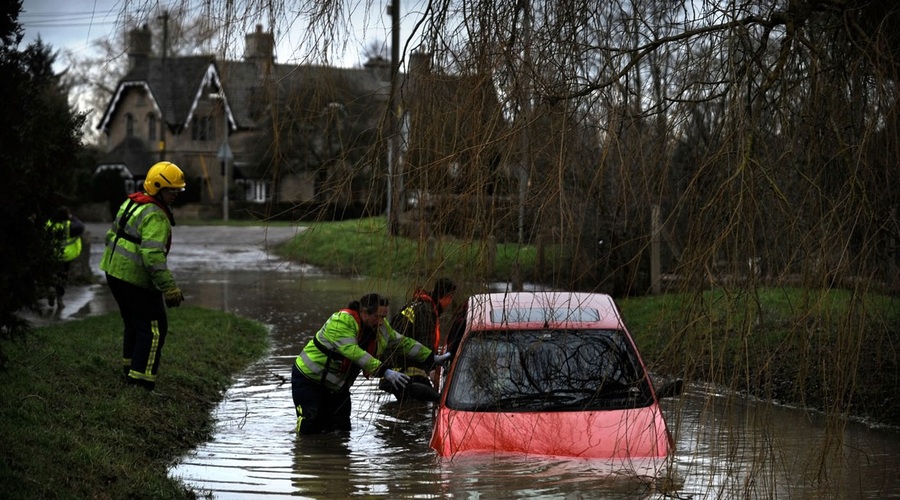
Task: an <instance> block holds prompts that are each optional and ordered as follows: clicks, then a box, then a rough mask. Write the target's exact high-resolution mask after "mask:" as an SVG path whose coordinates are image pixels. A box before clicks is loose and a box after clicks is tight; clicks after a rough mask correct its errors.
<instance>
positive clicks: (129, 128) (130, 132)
mask: <svg viewBox="0 0 900 500" xmlns="http://www.w3.org/2000/svg"><path fill="white" fill-rule="evenodd" d="M133 136H134V116H132V114H131V113H126V114H125V137H133Z"/></svg>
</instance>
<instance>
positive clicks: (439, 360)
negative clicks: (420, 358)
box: [434, 352, 453, 366]
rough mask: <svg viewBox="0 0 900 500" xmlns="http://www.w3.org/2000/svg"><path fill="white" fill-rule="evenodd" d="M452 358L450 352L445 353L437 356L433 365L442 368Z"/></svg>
mask: <svg viewBox="0 0 900 500" xmlns="http://www.w3.org/2000/svg"><path fill="white" fill-rule="evenodd" d="M452 357H453V353H452V352H445V353H444V354H438V355H436V356H435V357H434V364H436V365H438V366H444V365H445V364H447V362H448V361H450V358H452Z"/></svg>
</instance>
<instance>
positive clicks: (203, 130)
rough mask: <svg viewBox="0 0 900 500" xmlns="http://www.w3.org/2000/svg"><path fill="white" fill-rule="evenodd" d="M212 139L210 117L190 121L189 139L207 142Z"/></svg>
mask: <svg viewBox="0 0 900 500" xmlns="http://www.w3.org/2000/svg"><path fill="white" fill-rule="evenodd" d="M212 138H213V132H212V117H209V116H195V117H194V118H192V119H191V139H192V140H194V141H209V140H212Z"/></svg>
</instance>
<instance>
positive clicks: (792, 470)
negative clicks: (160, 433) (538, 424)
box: [56, 226, 900, 499]
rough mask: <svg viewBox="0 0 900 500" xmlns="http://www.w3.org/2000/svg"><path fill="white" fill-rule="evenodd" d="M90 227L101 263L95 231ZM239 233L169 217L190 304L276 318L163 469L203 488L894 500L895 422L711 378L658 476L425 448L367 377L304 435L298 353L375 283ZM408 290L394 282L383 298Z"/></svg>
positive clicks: (898, 442) (231, 492) (80, 310)
mask: <svg viewBox="0 0 900 500" xmlns="http://www.w3.org/2000/svg"><path fill="white" fill-rule="evenodd" d="M90 228H91V231H92V236H93V239H94V240H96V243H94V245H93V248H92V254H93V255H92V256H93V258H92V266H93V268H94V269H96V261H97V260H99V258H98V257H99V252H100V250H102V249H100V248H99V247H100V246H101V244H100V243H99V238H102V229H100V228H98V227H94V226H91V227H90ZM234 229H235V228H216V229H214V230H213V229H204V228H201V229H195V228H191V227H184V228H182V227H180V226H179V227H178V228H176V233H175V234H176V236H175V242H174V244H173V250H172V254H171V267H172V269H173V271H174V272H175V274H176V278H177V279H178V282H179V286H180V287H181V288H182V289H183V291H184V292H185V295H186V298H187V303H188V304H190V305H197V306H203V307H208V308H213V309H222V310H227V311H230V312H233V313H235V314H239V315H242V316H246V317H249V318H252V319H255V320H258V321H260V322H263V323H265V324H267V325H269V326H270V329H271V352H270V353H269V354H268V355H267V356H266V357H265V358H264V359H262V360H260V361H259V362H257V363H255V364H254V365H252V366H251V367H249V368H248V369H247V370H246V371H245V372H244V373H243V374H241V375H240V376H239V378H238V380H237V381H236V383H235V384H234V386H233V387H232V388H231V389H230V390H229V391H228V392H227V394H226V397H225V400H224V401H223V403H221V404H220V405H219V407H218V408H217V410H216V411H215V417H216V419H217V422H218V423H217V429H216V433H215V436H214V438H213V439H212V440H211V441H210V442H208V443H205V444H203V445H202V446H200V447H199V448H198V449H196V450H194V451H193V452H192V453H190V454H189V455H188V456H186V457H184V458H183V460H182V461H181V462H180V463H178V464H177V465H176V466H175V467H173V468H172V469H171V471H170V474H171V475H172V476H173V477H177V478H180V479H182V480H183V481H185V482H186V483H187V484H189V485H191V486H192V487H194V488H196V489H197V490H198V491H200V492H201V493H203V492H209V493H210V495H211V496H212V497H213V498H219V499H239V498H240V499H246V498H262V499H277V498H292V499H296V498H315V499H319V498H348V497H360V498H373V497H380V498H465V499H479V498H492V499H493V498H510V499H512V498H548V499H550V498H554V499H555V498H566V499H569V498H572V499H580V498H610V499H619V498H621V499H633V498H682V499H687V498H694V499H697V498H704V499H706V498H791V499H794V498H800V499H806V498H822V497H828V498H848V499H856V498H866V499H869V498H871V499H880V498H900V432H898V431H897V430H895V429H878V428H871V427H868V426H865V425H862V424H859V423H853V422H845V421H826V419H824V418H823V417H822V416H821V415H819V414H817V413H814V412H808V411H804V410H800V409H791V408H785V407H779V406H775V405H771V404H767V403H764V402H753V401H748V400H747V399H745V398H742V397H740V396H738V395H734V394H730V393H727V392H722V391H718V390H716V389H715V388H708V387H697V386H690V387H689V388H688V391H687V392H686V393H685V394H684V395H683V396H681V397H678V398H674V399H669V400H665V401H664V403H663V410H664V412H665V414H666V418H667V420H668V423H669V427H670V430H671V432H672V434H673V437H674V439H675V442H676V452H675V455H674V456H673V457H672V458H671V460H670V461H669V463H668V464H667V467H664V468H663V470H662V471H660V472H658V473H653V472H652V471H648V470H647V469H646V468H644V469H642V468H641V466H642V465H643V464H633V463H615V464H611V463H606V462H602V461H592V460H568V459H557V458H534V457H500V456H489V457H482V458H454V459H439V458H438V457H436V455H435V454H434V452H433V451H432V450H431V449H430V448H429V446H428V441H429V439H430V436H431V414H432V413H431V407H430V406H429V405H428V404H426V403H420V404H416V405H408V406H405V407H404V406H400V405H399V404H398V403H396V402H395V401H393V397H392V396H390V395H389V394H386V393H383V392H381V391H379V390H378V389H377V387H376V383H375V382H374V381H369V380H365V379H363V378H362V377H361V378H360V379H359V381H358V382H357V384H356V385H355V386H354V388H353V390H352V393H353V400H354V412H353V430H352V432H351V433H350V434H349V435H345V436H341V435H323V436H313V437H307V436H304V437H302V438H298V437H297V436H296V435H295V434H294V424H295V417H294V409H293V403H292V401H291V392H290V369H291V364H292V363H293V360H294V358H295V356H296V355H297V354H298V353H299V352H300V350H301V349H302V347H303V346H304V345H305V343H306V341H307V340H309V338H310V337H311V335H312V334H313V333H314V332H315V331H316V330H317V329H318V328H319V327H320V326H321V324H322V322H324V320H325V319H326V318H327V317H328V316H329V315H330V314H331V313H332V312H334V311H335V310H337V309H340V308H341V307H343V306H345V305H346V303H347V302H348V301H349V300H351V299H353V298H355V297H358V296H360V295H361V294H363V293H365V292H367V291H383V290H379V287H380V286H381V284H379V283H372V282H369V281H367V280H355V279H348V278H343V277H335V276H328V275H325V274H322V273H320V272H317V271H316V270H315V269H312V268H309V267H305V266H297V265H292V264H288V263H284V262H281V261H279V260H278V259H276V258H273V257H272V256H270V255H268V254H267V253H266V252H265V250H264V244H265V243H273V242H276V240H278V239H280V238H286V237H289V236H290V235H291V234H293V233H292V232H290V231H287V229H288V228H282V229H280V230H278V231H280V232H278V231H272V232H270V233H267V234H265V235H263V234H261V233H259V234H256V233H254V234H249V235H245V236H239V235H240V234H241V233H238V232H234V233H232V232H231V231H232V230H234ZM236 231H238V230H236ZM98 233H99V236H98ZM188 233H197V234H195V235H190V236H189V235H188ZM412 285H413V284H412V283H410V284H405V285H400V286H399V287H398V286H397V285H396V284H394V285H391V286H393V287H394V288H396V289H397V290H391V291H390V294H391V295H392V303H393V304H395V305H399V304H400V303H401V302H402V301H403V298H404V297H403V295H404V290H403V288H402V287H403V286H412ZM66 298H67V303H66V308H65V309H64V310H63V312H62V314H58V315H57V316H56V319H67V318H74V317H80V316H85V315H91V314H101V313H104V312H107V311H115V310H116V308H115V303H114V301H113V300H112V298H111V297H110V296H109V293H108V291H107V289H106V287H105V286H102V285H95V286H91V287H72V288H70V289H69V293H68V294H67V296H66ZM626 319H627V318H626ZM177 336H178V332H172V336H171V337H170V339H171V341H177V340H176V339H177ZM638 347H640V346H638ZM159 384H160V386H164V385H165V354H164V355H163V364H162V366H161V370H160V378H159ZM635 470H638V471H639V472H637V473H636V472H634V471H635Z"/></svg>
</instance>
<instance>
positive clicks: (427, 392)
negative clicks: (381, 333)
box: [379, 278, 456, 401]
mask: <svg viewBox="0 0 900 500" xmlns="http://www.w3.org/2000/svg"><path fill="white" fill-rule="evenodd" d="M454 293H456V283H454V282H453V281H452V280H451V279H449V278H440V279H438V280H437V281H435V283H434V287H433V288H432V290H431V293H430V294H428V293H426V292H425V290H422V289H419V290H416V292H415V294H414V295H413V298H412V299H411V300H410V301H409V302H407V303H406V304H405V305H404V306H403V307H402V308H401V309H400V312H398V313H397V314H396V315H395V316H394V317H393V318H392V319H391V325H392V326H393V327H394V328H396V329H397V331H398V332H400V334H401V335H404V336H406V337H412V338H414V339H415V340H416V341H417V342H419V343H421V344H423V345H426V346H428V347H429V348H431V349H432V350H433V351H435V352H437V351H438V348H439V347H440V345H441V341H442V339H441V314H442V313H443V312H444V311H445V310H446V309H447V308H448V307H450V304H451V303H452V302H453V294H454ZM447 352H449V353H452V352H453V351H451V350H448V351H447ZM389 363H390V365H391V367H393V368H394V369H395V370H396V371H398V372H400V373H404V374H406V375H408V376H409V377H410V383H409V384H408V385H407V386H406V387H405V388H402V389H397V388H396V387H394V386H392V385H391V384H387V383H385V382H384V381H382V382H381V384H379V387H380V388H381V389H382V390H384V391H387V392H390V393H391V394H393V395H394V397H396V398H397V400H398V401H404V400H407V399H417V400H420V401H438V400H439V399H440V394H439V393H438V392H437V389H436V388H435V387H434V384H433V383H432V379H431V373H429V372H430V368H429V367H428V366H422V365H421V364H418V363H415V362H412V361H410V360H408V359H406V358H404V357H402V356H391V358H390V361H389Z"/></svg>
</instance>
